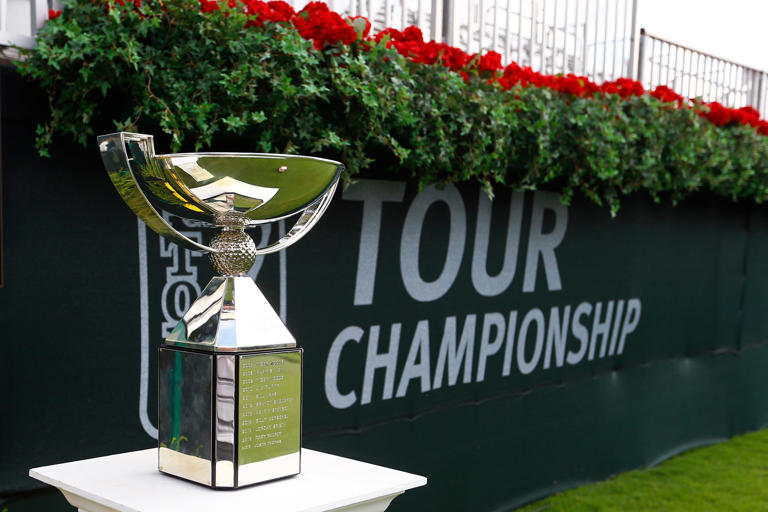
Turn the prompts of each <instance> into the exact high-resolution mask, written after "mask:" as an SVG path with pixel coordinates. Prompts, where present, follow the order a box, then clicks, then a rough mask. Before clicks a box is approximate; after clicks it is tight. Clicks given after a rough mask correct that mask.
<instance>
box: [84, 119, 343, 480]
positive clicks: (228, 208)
mask: <svg viewBox="0 0 768 512" xmlns="http://www.w3.org/2000/svg"><path fill="white" fill-rule="evenodd" d="M98 142H99V149H100V151H101V156H102V159H103V161H104V166H105V167H106V169H107V173H108V174H109V177H110V179H111V180H112V183H113V184H114V185H115V188H116V189H117V191H118V192H119V193H120V195H121V196H122V198H123V199H124V200H125V202H126V203H128V206H130V207H131V209H132V210H133V212H134V213H135V214H136V215H138V216H139V217H140V218H141V219H142V220H143V221H144V222H145V223H146V225H147V226H149V227H150V228H152V229H153V230H154V231H156V232H157V233H158V234H159V235H161V236H163V237H165V238H167V239H169V240H171V241H173V242H175V243H177V244H178V245H179V246H181V247H186V248H187V249H191V250H193V251H205V252H208V253H209V254H210V258H211V262H212V263H213V266H214V268H215V270H216V272H218V273H219V274H220V275H219V276H216V277H214V278H213V279H211V281H210V282H209V283H208V285H207V286H206V287H205V289H204V290H203V291H202V293H201V294H200V296H199V297H198V298H197V299H196V300H195V302H194V303H193V304H192V306H191V307H190V308H189V310H188V311H187V312H186V313H185V314H184V316H183V318H182V319H181V320H180V321H179V323H178V324H177V325H176V327H175V328H174V329H173V331H172V332H171V334H170V335H169V336H168V337H167V338H166V339H165V341H164V342H163V344H162V346H161V347H160V350H159V360H158V370H159V381H158V416H159V418H158V444H159V449H158V468H159V469H160V471H163V472H165V473H169V474H171V475H175V476H178V477H181V478H185V479H188V480H192V481H194V482H198V483H201V484H204V485H208V486H211V487H220V488H236V487H242V486H245V485H250V484H255V483H259V482H264V481H267V480H273V479H275V478H282V477H286V476H290V475H295V474H297V473H299V472H300V470H301V411H302V407H301V390H302V353H303V351H302V349H301V348H298V347H297V346H296V340H294V338H293V336H291V333H290V332H288V329H287V328H286V327H285V325H283V323H282V322H281V321H280V318H279V317H278V315H277V314H276V313H275V311H274V310H273V309H272V307H271V306H270V305H269V303H268V302H267V300H266V298H265V297H264V295H263V294H262V293H261V291H259V289H258V288H257V287H256V285H255V284H254V282H253V280H252V279H251V278H250V277H247V276H245V273H246V272H248V270H249V269H250V268H251V266H252V265H253V263H254V261H255V258H256V256H258V255H261V254H269V253H272V252H276V251H279V250H281V249H284V248H286V247H288V246H289V245H291V244H293V243H295V242H296V241H298V240H299V239H300V238H301V237H302V236H304V235H305V234H307V232H308V231H309V230H310V229H311V228H312V226H314V224H315V222H317V220H318V219H319V218H320V216H321V215H322V214H323V212H325V210H326V208H327V207H328V204H329V203H330V201H331V198H332V197H333V192H334V190H335V189H336V185H337V183H338V181H339V176H340V175H341V171H342V170H343V166H342V165H341V164H340V163H339V162H334V161H331V160H324V159H320V158H312V157H306V156H296V155H273V154H255V153H179V154H169V155H155V152H154V146H153V140H152V136H151V135H141V134H137V133H125V132H121V133H113V134H109V135H102V136H100V137H99V138H98ZM161 211H166V212H168V213H171V214H173V215H177V216H179V217H182V218H184V219H189V220H197V221H199V222H201V223H203V224H204V225H207V226H215V227H217V228H220V231H219V232H218V233H217V234H216V235H215V236H214V238H213V240H212V241H211V243H210V246H206V245H202V244H200V243H197V242H195V241H193V240H190V239H189V238H187V237H185V236H184V235H183V234H182V233H180V232H179V231H177V230H176V229H174V228H173V227H172V226H171V225H170V224H169V223H168V222H167V221H166V220H165V218H164V217H163V215H162V214H161ZM293 215H297V216H298V220H297V221H296V223H295V224H294V226H293V227H292V228H291V229H290V230H289V231H288V233H286V234H285V236H283V237H282V238H280V240H278V241H277V242H275V243H273V244H271V245H268V246H267V247H264V248H262V249H258V248H256V245H255V244H254V242H253V240H252V239H251V237H250V236H249V235H248V234H247V233H246V232H245V230H246V229H247V228H250V227H254V226H257V225H259V224H264V223H268V222H274V221H277V220H280V219H284V218H287V217H290V216H293Z"/></svg>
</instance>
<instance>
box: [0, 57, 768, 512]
mask: <svg viewBox="0 0 768 512" xmlns="http://www.w3.org/2000/svg"><path fill="white" fill-rule="evenodd" d="M2 80H3V84H2V86H3V95H2V101H3V105H2V123H3V127H2V147H3V152H2V155H3V161H2V173H3V175H2V178H3V180H2V183H3V190H2V194H3V201H2V204H3V209H4V211H3V219H4V220H3V222H4V224H3V226H2V236H3V250H4V254H3V258H2V262H3V265H4V268H3V272H4V280H3V285H4V286H3V287H2V288H0V311H1V312H2V313H1V314H0V339H2V344H3V348H4V350H3V351H2V355H0V382H1V383H2V384H3V385H4V388H5V389H6V390H7V392H6V394H5V400H4V403H3V414H2V416H1V418H2V419H0V439H2V440H3V442H2V443H0V496H6V497H9V496H14V495H16V496H19V493H22V494H21V496H23V493H26V492H29V491H31V490H33V489H37V488H39V487H40V486H41V484H39V483H37V482H35V481H33V480H31V479H29V478H28V477H27V476H26V474H27V471H28V469H29V468H30V467H34V466H39V465H47V464H54V463H58V462H64V461H67V460H73V459H82V458H86V457H94V456H99V455H106V454H109V453H115V452H120V451H127V450H135V449H141V448H147V447H150V446H153V445H154V444H155V443H156V441H155V438H156V436H157V408H156V401H157V385H156V377H155V376H156V372H157V348H158V346H159V344H160V342H161V341H162V339H163V338H164V337H165V336H166V335H167V334H168V333H169V332H170V330H171V329H172V328H173V326H174V325H175V324H176V322H177V321H178V319H179V317H180V316H181V314H182V313H183V312H184V311H185V310H186V308H187V307H188V306H189V304H191V301H192V300H194V298H195V297H196V296H197V294H198V293H199V292H200V290H201V289H202V287H204V286H205V284H206V282H207V281H208V279H210V277H211V276H212V270H211V267H210V264H209V262H208V261H207V259H206V257H204V256H202V255H199V254H196V253H190V252H188V251H186V250H179V249H178V248H177V247H176V246H175V245H174V244H171V243H168V242H166V241H165V240H163V239H161V238H158V237H157V236H156V235H155V234H154V233H153V232H151V231H150V230H148V229H147V228H146V227H145V226H144V225H143V224H142V223H140V222H139V221H138V220H137V219H136V217H135V216H134V215H133V214H132V213H131V211H130V210H129V209H128V208H127V207H126V206H125V205H124V204H123V203H122V201H121V200H120V198H119V197H118V195H117V193H116V192H115V191H114V190H113V189H112V185H111V184H110V182H109V180H108V178H107V176H106V173H105V172H104V170H103V169H102V167H101V162H100V158H99V154H98V151H97V148H96V145H95V138H94V140H93V141H92V143H91V144H90V145H89V147H88V148H82V147H79V146H74V145H72V144H67V143H66V141H63V142H59V143H57V144H56V145H55V146H54V147H53V148H52V155H53V158H51V159H41V158H39V157H38V156H37V155H36V153H35V150H34V147H33V140H34V127H35V124H36V123H37V122H38V120H39V119H44V116H45V111H44V109H43V108H42V105H43V104H42V103H40V98H39V97H38V96H36V95H35V94H36V93H35V91H34V90H30V89H29V88H28V87H27V86H26V85H25V84H23V83H22V82H21V81H20V80H19V78H18V77H17V76H16V75H15V74H14V73H13V72H12V71H10V70H8V69H7V68H5V69H3V74H2ZM107 129H108V128H107ZM159 144H160V143H158V145H159ZM227 149H230V148H227ZM233 149H234V148H233ZM240 149H241V150H247V149H248V148H240ZM164 150H165V148H162V147H158V151H161V152H162V151H164ZM382 178H387V177H386V176H375V175H374V174H369V175H368V176H367V177H366V178H364V179H360V180H359V181H358V182H357V183H356V184H354V185H352V186H350V187H348V188H346V189H345V190H343V191H339V192H337V195H336V197H335V198H334V200H333V203H332V205H331V207H330V209H329V211H328V212H327V213H326V215H325V216H324V217H323V218H322V219H321V221H320V222H319V223H318V224H317V225H316V227H315V228H314V229H313V230H312V232H311V233H310V234H309V235H307V236H306V237H305V238H304V239H303V240H302V241H301V242H300V243H298V244H296V245H295V246H293V247H291V248H290V249H289V250H287V251H282V252H280V253H278V254H274V255H269V256H266V257H261V258H260V259H259V260H258V261H257V262H256V265H255V266H254V268H253V269H252V270H251V275H252V277H254V278H255V280H256V283H257V284H258V286H259V287H260V288H261V289H262V291H263V292H264V294H265V295H266V297H267V298H268V299H269V300H270V302H271V303H272V305H273V307H274V308H275V310H276V311H277V312H278V313H279V314H280V315H281V317H282V318H283V320H284V321H285V323H286V324H287V326H288V328H289V330H290V331H291V332H292V334H293V335H294V336H295V338H296V340H297V341H298V343H299V344H300V345H301V346H302V347H303V348H304V350H305V352H304V411H303V419H304V446H306V447H309V448H313V449H318V450H325V451H328V452H331V453H335V454H339V455H343V456H347V457H352V458H357V459H360V460H364V461H367V462H372V463H375V464H382V465H386V466H390V467H394V468H397V469H402V470H405V471H410V472H414V473H419V474H422V475H425V476H427V477H428V479H429V483H428V485H427V486H426V487H423V488H420V489H416V490H412V491H409V492H407V493H406V494H404V495H403V496H402V497H400V498H397V499H396V500H395V501H394V503H393V505H392V506H391V509H390V510H393V511H407V510H466V511H470V512H479V511H504V510H509V509H510V508H511V507H512V506H514V505H517V504H521V503H524V502H526V501H530V500H532V499H535V498H537V497H541V496H544V495H547V494H550V493H552V492H555V491H557V490H559V489H563V488H567V487H571V486H574V485H578V484H580V483H585V482H589V481H593V480H595V479H600V478H605V477H607V476H608V475H610V474H613V473H616V472H619V471H623V470H627V469H631V468H636V467H642V466H646V465H649V464H653V463H656V462H658V461H659V460H661V459H663V458H665V457H668V456H670V455H672V454H674V453H676V452H679V451H681V450H684V449H686V448H689V447H692V446H695V445H698V444H702V443H708V442H712V441H716V440H720V439H725V438H728V437H729V436H731V435H733V434H736V433H739V432H743V431H746V430H750V429H756V428H759V427H762V426H764V425H766V423H768V384H766V382H765V379H764V378H762V375H763V373H764V368H765V366H766V364H767V363H768V345H767V344H766V343H765V341H766V334H767V333H768V317H766V315H764V313H763V311H764V310H765V308H766V307H768V289H767V287H766V286H765V285H764V281H765V277H764V276H766V275H768V208H764V207H754V206H751V205H747V204H731V203H729V202H727V201H723V200H717V199H714V198H712V197H710V196H707V195H704V194H702V195H700V196H698V197H696V198H695V199H693V200H689V201H686V202H684V203H683V204H680V205H678V206H675V207H672V206H670V205H668V204H653V203H652V202H651V201H650V200H648V199H647V198H645V197H642V196H633V197H630V198H627V199H626V200H625V202H624V203H623V207H622V210H621V211H620V212H619V215H618V217H617V218H616V219H611V218H610V216H609V213H608V210H607V209H605V208H599V207H596V206H594V205H591V204H587V203H585V202H582V201H577V202H576V203H575V204H574V205H572V206H569V207H566V206H564V205H563V204H562V203H561V202H560V201H559V198H558V197H557V196H556V195H555V194H552V193H550V192H546V191H537V192H525V193H523V192H511V191H508V190H504V189H500V190H498V191H497V194H496V197H495V198H494V200H493V201H491V200H489V199H488V197H487V195H486V194H485V193H484V192H482V191H481V190H479V189H478V188H477V187H475V186H472V185H462V186H459V187H454V186H446V187H444V188H435V187H428V188H427V189H425V190H423V191H421V192H419V191H418V190H417V188H416V186H415V184H413V183H410V182H408V181H403V180H397V179H391V177H390V178H389V179H382ZM167 218H168V220H169V221H170V222H171V223H173V225H174V226H176V227H177V228H179V229H180V230H182V231H183V232H184V234H185V235H186V236H187V237H189V238H192V239H195V240H199V241H208V239H209V237H210V232H207V231H205V230H201V229H200V228H199V227H198V226H195V225H194V224H185V223H184V222H182V221H180V220H179V219H176V218H173V217H171V216H168V217H167ZM288 229H290V220H289V221H285V222H281V223H279V224H276V225H273V226H269V227H264V228H260V229H256V230H254V232H253V233H252V235H253V237H254V240H255V241H256V243H257V244H258V245H263V244H266V243H268V242H269V241H272V240H275V239H277V238H278V237H279V236H280V234H281V233H284V232H286V230H288ZM18 503H20V504H23V500H22V501H20V502H18ZM62 503H63V502H62ZM20 506H21V505H20ZM62 507H63V505H62ZM62 510H67V509H66V508H62ZM10 512H14V509H13V508H11V509H10Z"/></svg>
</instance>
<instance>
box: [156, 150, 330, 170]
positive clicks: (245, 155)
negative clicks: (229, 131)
mask: <svg viewBox="0 0 768 512" xmlns="http://www.w3.org/2000/svg"><path fill="white" fill-rule="evenodd" d="M179 156H180V157H191V156H196V157H203V156H207V157H234V158H275V159H277V158H292V159H299V160H314V161H316V162H326V163H329V164H335V165H337V166H340V167H342V169H343V168H344V164H343V163H341V162H339V161H337V160H331V159H329V158H322V157H318V156H307V155H291V154H285V153H247V152H229V151H200V152H197V151H192V152H185V153H163V154H161V155H154V158H163V159H164V158H172V157H179Z"/></svg>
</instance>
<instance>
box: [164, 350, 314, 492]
mask: <svg viewBox="0 0 768 512" xmlns="http://www.w3.org/2000/svg"><path fill="white" fill-rule="evenodd" d="M302 355H303V350H302V349H300V348H290V349H278V350H254V351H243V352H234V353H233V352H210V351H197V350H190V349H186V348H180V347H173V346H167V345H163V346H161V347H160V350H159V359H158V373H159V386H158V389H159V391H158V444H159V448H158V469H159V470H160V471H162V472H163V473H168V474H170V475H174V476H177V477H180V478H184V479H186V480H191V481H193V482H197V483H200V484H203V485H207V486H209V487H213V488H227V489H232V488H238V487H243V486H247V485H252V484H257V483H261V482H266V481H268V480H274V479H277V478H283V477H287V476H292V475H296V474H298V473H299V472H300V471H301V393H302Z"/></svg>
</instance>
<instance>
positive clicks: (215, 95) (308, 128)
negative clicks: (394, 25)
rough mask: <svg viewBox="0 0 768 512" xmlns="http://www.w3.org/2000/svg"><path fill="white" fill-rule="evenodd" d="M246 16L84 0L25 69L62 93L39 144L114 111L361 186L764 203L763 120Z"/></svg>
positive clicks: (204, 143)
mask: <svg viewBox="0 0 768 512" xmlns="http://www.w3.org/2000/svg"><path fill="white" fill-rule="evenodd" d="M246 21H247V20H246V18H245V16H244V15H243V14H242V13H239V12H236V11H235V10H231V9H227V8H226V7H223V8H222V10H220V11H216V12H212V13H201V12H199V10H198V4H197V2H194V1H189V0H167V1H165V2H164V3H162V2H160V1H159V0H153V1H152V3H149V4H144V5H143V6H142V7H140V8H135V7H134V4H132V3H131V4H127V5H126V6H124V7H123V6H117V5H115V6H114V7H112V8H111V9H107V7H106V5H105V4H102V3H100V2H93V1H90V0H80V1H73V2H70V3H69V4H68V5H67V6H66V8H65V11H64V14H63V16H61V17H59V18H57V19H55V20H52V21H49V22H48V24H47V25H46V26H45V27H44V28H43V30H42V31H41V33H40V36H39V43H38V46H37V48H36V49H35V50H33V51H32V52H31V53H30V54H29V55H28V58H27V60H26V61H24V62H22V63H20V64H19V69H20V70H21V72H22V73H24V74H25V75H26V76H28V77H30V78H31V79H32V80H34V81H36V82H38V83H39V84H40V85H41V86H42V87H43V88H44V90H45V91H46V92H47V93H48V96H49V101H50V112H51V118H50V120H49V121H48V122H46V123H44V124H42V125H40V126H39V127H38V139H37V143H38V148H39V150H40V152H41V153H42V154H47V152H48V148H49V146H50V143H51V141H52V138H53V136H54V134H57V133H59V134H69V135H71V136H72V137H74V138H75V139H76V140H77V141H79V142H81V143H83V144H86V143H87V142H88V141H92V140H93V139H94V135H95V134H94V128H93V126H94V124H95V122H96V121H97V120H99V119H102V118H104V116H107V118H108V119H113V124H114V127H115V129H116V130H132V131H142V130H145V131H149V132H152V131H153V130H154V131H157V130H162V132H165V133H166V134H168V135H170V138H171V144H172V150H174V151H176V150H178V149H180V148H182V147H194V149H195V150H199V149H204V148H209V147H212V146H213V147H215V146H216V141H217V138H219V137H222V136H227V135H234V136H237V137H239V140H240V141H241V147H240V150H242V151H259V152H282V153H302V154H315V155H321V156H325V157H329V158H335V159H340V160H342V161H343V162H344V163H345V164H346V166H347V172H346V174H345V179H346V180H348V181H349V180H351V179H354V177H355V176H356V175H357V174H358V173H359V172H361V171H362V170H364V169H367V168H369V167H373V168H375V170H376V171H380V172H384V171H389V172H394V173H401V174H405V175H407V176H410V177H412V178H414V179H416V180H418V182H419V184H420V185H421V186H424V185H426V184H429V183H438V184H445V183H454V182H460V181H466V180H477V181H479V182H480V183H481V184H482V185H483V186H484V187H485V189H486V190H488V192H489V193H492V190H493V187H494V186H497V185H503V186H509V187H514V188H517V189H534V188H539V187H546V188H548V189H552V190H557V191H560V192H562V193H563V197H564V200H565V201H569V200H570V198H571V197H572V196H573V195H574V194H575V193H582V194H584V195H586V196H587V197H589V198H591V199H592V200H594V201H596V202H597V203H599V204H605V205H607V206H610V208H611V211H612V213H615V211H616V210H617V209H618V205H619V199H620V197H621V196H623V195H626V194H631V193H634V192H637V191H644V192H647V193H648V194H650V195H651V196H652V197H653V198H655V199H657V200H658V199H660V198H662V197H665V196H666V197H669V198H670V199H671V200H673V201H677V200H679V199H681V198H683V197H685V196H687V195H688V194H690V193H691V192H693V191H695V190H699V189H709V190H712V191H714V192H715V193H717V194H720V195H724V196H728V197H732V198H733V199H734V200H738V199H743V198H752V199H754V200H755V201H758V202H762V201H764V200H765V199H766V197H768V137H764V136H761V135H759V134H757V133H756V132H755V130H754V129H751V128H748V127H741V126H738V127H725V128H718V127H715V126H714V125H712V124H710V123H708V122H707V121H705V120H703V119H701V118H700V117H699V116H698V115H697V114H696V113H695V112H694V111H693V110H691V109H683V110H679V109H676V108H674V107H673V106H670V104H667V103H661V102H659V101H657V100H655V99H653V98H651V97H649V96H642V97H632V98H629V99H626V100H622V99H621V98H619V97H618V96H615V95H607V96H597V97H596V98H579V97H575V96H570V95H565V94H561V93H557V92H554V91H552V90H549V89H543V88H534V87H528V88H522V87H519V86H517V87H515V88H513V89H512V90H510V91H503V90H501V88H499V87H497V86H495V85H490V84H487V83H485V81H484V80H483V79H482V78H481V77H480V76H478V75H477V74H474V75H471V76H470V83H469V84H465V83H464V82H463V80H462V77H461V76H460V75H458V74H456V73H453V72H451V71H448V70H446V69H445V68H443V67H441V66H439V65H436V66H427V65H423V64H414V63H412V62H409V61H408V60H406V59H404V58H403V57H401V56H399V55H398V54H397V53H396V52H395V51H394V50H392V49H388V48H387V47H386V38H385V39H383V40H382V41H381V43H378V44H376V43H373V42H370V43H361V42H356V43H353V44H352V45H350V46H348V47H345V46H337V47H329V48H326V49H324V50H323V51H316V50H314V49H312V46H311V43H310V42H308V41H306V40H304V39H302V38H301V37H300V36H299V35H298V33H297V32H296V31H295V30H294V29H293V28H291V27H287V26H283V25H280V24H272V23H269V22H267V23H265V24H264V27H262V28H255V27H250V28H245V24H246Z"/></svg>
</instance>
